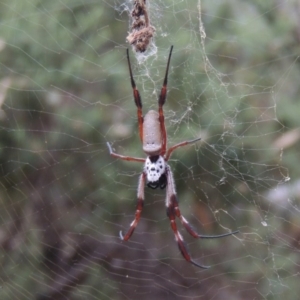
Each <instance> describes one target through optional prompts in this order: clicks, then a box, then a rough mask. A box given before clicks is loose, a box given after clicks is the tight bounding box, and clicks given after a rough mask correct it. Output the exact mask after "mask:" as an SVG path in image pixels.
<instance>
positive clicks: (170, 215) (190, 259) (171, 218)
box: [167, 192, 210, 269]
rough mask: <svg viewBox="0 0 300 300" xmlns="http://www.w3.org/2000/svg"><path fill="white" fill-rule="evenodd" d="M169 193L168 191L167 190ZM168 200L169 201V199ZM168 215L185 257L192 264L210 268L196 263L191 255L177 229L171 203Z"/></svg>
mask: <svg viewBox="0 0 300 300" xmlns="http://www.w3.org/2000/svg"><path fill="white" fill-rule="evenodd" d="M167 194H168V192H167ZM167 198H168V195H167ZM167 202H168V201H167ZM167 215H168V217H169V219H170V222H171V228H172V230H173V232H174V234H175V239H176V242H177V244H178V248H179V250H180V252H181V254H182V256H183V257H184V258H185V260H187V261H188V262H190V263H191V264H193V265H195V266H197V267H199V268H202V269H208V268H210V267H209V266H202V265H200V264H198V263H196V262H195V261H194V260H193V259H192V258H191V256H190V254H189V252H188V250H187V246H186V244H185V242H184V240H183V237H182V235H181V234H180V233H179V231H178V229H177V225H176V222H175V217H176V216H175V212H174V207H172V205H171V204H170V203H169V206H168V207H167Z"/></svg>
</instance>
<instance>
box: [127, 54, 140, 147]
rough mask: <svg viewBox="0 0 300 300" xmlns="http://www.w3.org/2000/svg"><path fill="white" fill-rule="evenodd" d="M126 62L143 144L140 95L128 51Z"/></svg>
mask: <svg viewBox="0 0 300 300" xmlns="http://www.w3.org/2000/svg"><path fill="white" fill-rule="evenodd" d="M127 61H128V68H129V74H130V82H131V87H132V90H133V97H134V102H135V105H136V106H137V117H138V123H139V133H140V139H141V141H142V142H143V121H144V119H143V112H142V100H141V96H140V93H139V91H138V89H137V87H136V84H135V81H134V79H133V75H132V69H131V63H130V59H129V50H128V49H127Z"/></svg>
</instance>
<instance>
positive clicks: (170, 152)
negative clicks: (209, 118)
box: [165, 138, 201, 161]
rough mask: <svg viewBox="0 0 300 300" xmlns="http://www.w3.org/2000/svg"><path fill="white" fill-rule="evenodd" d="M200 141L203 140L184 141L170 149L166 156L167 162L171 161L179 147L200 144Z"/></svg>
mask: <svg viewBox="0 0 300 300" xmlns="http://www.w3.org/2000/svg"><path fill="white" fill-rule="evenodd" d="M200 140H201V138H198V139H194V140H190V141H184V142H181V143H179V144H177V145H174V146H172V147H171V148H170V149H168V151H167V154H166V157H165V160H166V161H168V160H169V158H170V156H171V154H172V152H173V151H174V150H175V149H177V148H179V147H183V146H186V145H189V144H193V143H196V142H198V141H200Z"/></svg>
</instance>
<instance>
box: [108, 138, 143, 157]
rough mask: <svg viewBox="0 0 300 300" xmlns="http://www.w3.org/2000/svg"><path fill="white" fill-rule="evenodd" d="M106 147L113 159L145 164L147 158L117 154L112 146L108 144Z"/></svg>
mask: <svg viewBox="0 0 300 300" xmlns="http://www.w3.org/2000/svg"><path fill="white" fill-rule="evenodd" d="M106 145H107V147H108V149H109V154H110V155H111V156H113V157H116V158H120V159H122V160H127V161H138V162H145V161H146V159H145V158H139V157H131V156H124V155H120V154H117V153H115V152H113V151H112V148H111V145H110V144H109V143H108V142H107V143H106Z"/></svg>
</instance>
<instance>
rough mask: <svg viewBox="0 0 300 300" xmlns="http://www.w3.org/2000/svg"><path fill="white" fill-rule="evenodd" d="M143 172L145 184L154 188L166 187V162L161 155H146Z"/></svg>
mask: <svg viewBox="0 0 300 300" xmlns="http://www.w3.org/2000/svg"><path fill="white" fill-rule="evenodd" d="M144 172H146V174H147V186H148V187H150V188H152V189H156V188H158V187H160V188H161V189H164V188H165V187H166V184H167V182H166V180H167V178H166V174H165V173H166V163H165V160H164V158H163V157H162V156H160V155H155V156H148V157H147V158H146V162H145V166H144Z"/></svg>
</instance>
